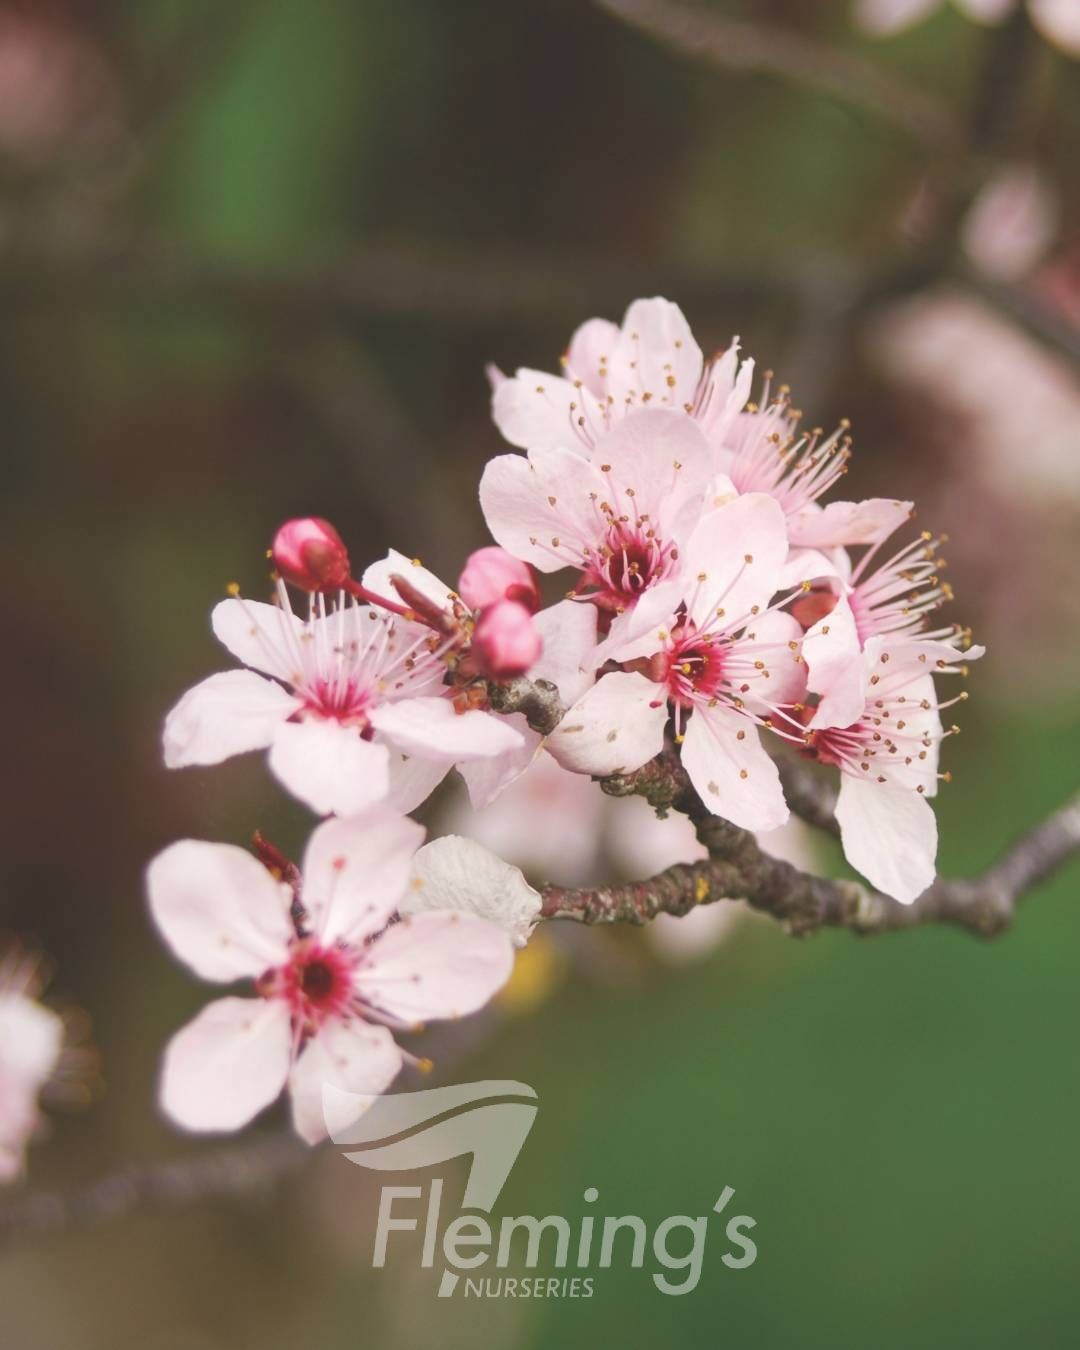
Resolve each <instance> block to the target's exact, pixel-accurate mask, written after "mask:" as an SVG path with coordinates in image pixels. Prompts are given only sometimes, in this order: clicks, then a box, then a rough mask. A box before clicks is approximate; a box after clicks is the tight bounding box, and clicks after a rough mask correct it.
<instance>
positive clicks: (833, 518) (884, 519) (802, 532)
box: [788, 497, 914, 548]
mask: <svg viewBox="0 0 1080 1350" xmlns="http://www.w3.org/2000/svg"><path fill="white" fill-rule="evenodd" d="M913 511H914V504H913V503H912V502H903V501H896V500H894V499H893V498H891V497H869V498H867V500H866V501H862V502H830V503H829V504H828V506H825V507H819V506H818V505H817V503H816V502H814V503H812V504H811V505H810V506H807V507H805V508H804V509H803V510H802V511H797V512H796V513H795V514H794V515H793V516H791V517H790V518H789V519H788V535H789V537H790V539H791V545H792V547H793V548H795V547H802V548H835V547H837V546H840V547H843V548H851V547H853V546H854V545H856V544H876V543H877V542H878V540H880V539H885V538H887V537H888V536H889V535H890V534H892V532H893V531H894V530H897V529H899V528H900V526H901V525H903V524H904V522H905V521H907V520H910V519H911V516H912V513H913Z"/></svg>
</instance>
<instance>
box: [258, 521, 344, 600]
mask: <svg viewBox="0 0 1080 1350" xmlns="http://www.w3.org/2000/svg"><path fill="white" fill-rule="evenodd" d="M271 555H272V557H273V559H274V566H275V567H276V568H277V570H278V571H279V572H280V573H281V575H282V576H283V577H284V578H285V580H286V581H288V582H290V583H291V584H292V585H293V586H297V587H299V588H300V589H301V590H304V591H338V590H341V589H342V587H345V588H348V586H349V584H350V581H351V577H350V572H351V569H350V567H349V554H348V551H347V550H346V548H345V545H344V543H343V542H342V539H341V535H340V534H338V532H337V530H335V529H334V527H333V525H331V524H330V522H329V521H328V520H322V519H320V517H318V516H304V517H302V518H300V519H297V520H287V521H286V522H285V524H284V525H282V527H281V529H280V530H278V532H277V534H276V535H275V536H274V547H273V549H272V550H271Z"/></svg>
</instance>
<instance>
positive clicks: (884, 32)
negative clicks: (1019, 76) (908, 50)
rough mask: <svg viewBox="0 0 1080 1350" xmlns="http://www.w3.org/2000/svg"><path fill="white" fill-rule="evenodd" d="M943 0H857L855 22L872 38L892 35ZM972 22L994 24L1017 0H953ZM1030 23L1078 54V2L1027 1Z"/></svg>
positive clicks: (1075, 54)
mask: <svg viewBox="0 0 1080 1350" xmlns="http://www.w3.org/2000/svg"><path fill="white" fill-rule="evenodd" d="M941 3H942V0H856V4H855V11H854V12H855V21H856V22H857V23H858V24H859V26H860V27H861V28H863V29H865V31H866V32H868V33H871V34H872V35H873V36H874V37H891V36H892V35H893V34H895V33H899V32H902V31H903V29H905V28H908V27H910V26H911V25H912V24H915V23H919V22H920V21H921V20H922V19H925V18H926V16H927V15H929V14H932V13H933V12H934V10H936V9H939V8H940V6H941ZM953 3H954V4H955V5H956V8H957V9H958V10H960V12H961V13H962V14H964V15H965V16H966V17H967V18H969V19H971V20H972V21H973V22H974V23H984V24H997V23H1001V22H1002V21H1003V20H1004V19H1006V18H1007V17H1008V16H1009V15H1010V14H1011V13H1012V12H1013V11H1014V10H1015V9H1016V4H1017V0H953ZM1027 8H1028V15H1029V16H1030V18H1031V22H1032V23H1033V24H1034V25H1035V27H1036V28H1037V29H1038V30H1039V32H1040V33H1041V34H1042V35H1043V37H1044V38H1046V40H1047V41H1048V42H1052V43H1054V44H1055V45H1056V46H1057V47H1060V48H1061V50H1062V51H1063V52H1065V53H1067V54H1068V55H1070V56H1080V5H1078V4H1077V3H1076V0H1027Z"/></svg>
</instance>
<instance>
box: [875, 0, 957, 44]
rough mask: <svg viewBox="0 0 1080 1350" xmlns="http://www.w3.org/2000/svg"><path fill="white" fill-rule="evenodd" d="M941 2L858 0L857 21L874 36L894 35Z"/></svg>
mask: <svg viewBox="0 0 1080 1350" xmlns="http://www.w3.org/2000/svg"><path fill="white" fill-rule="evenodd" d="M940 4H941V0H856V3H855V22H856V23H857V24H858V26H859V27H860V28H862V29H863V30H864V31H865V32H867V33H870V34H871V35H872V36H873V37H892V35H893V34H894V33H899V32H901V31H902V30H903V29H905V28H908V27H910V26H911V25H912V24H914V23H918V22H919V20H920V19H923V18H925V17H926V15H927V14H930V13H932V12H933V11H934V10H935V9H937V7H938V6H939V5H940Z"/></svg>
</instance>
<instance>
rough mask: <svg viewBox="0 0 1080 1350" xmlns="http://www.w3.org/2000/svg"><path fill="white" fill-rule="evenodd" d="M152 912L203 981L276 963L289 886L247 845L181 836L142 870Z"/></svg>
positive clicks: (284, 933) (283, 947)
mask: <svg viewBox="0 0 1080 1350" xmlns="http://www.w3.org/2000/svg"><path fill="white" fill-rule="evenodd" d="M146 887H147V893H148V896H149V900H150V912H151V914H152V915H153V917H154V922H155V923H156V924H157V926H158V928H159V929H160V930H161V933H162V936H163V937H164V938H165V941H166V942H167V943H168V944H169V946H170V947H171V948H172V949H173V951H174V952H175V953H176V955H177V956H178V957H179V958H180V960H181V961H183V962H185V964H187V965H189V966H190V967H191V969H192V970H193V971H195V973H196V974H197V975H201V976H202V978H203V979H204V980H217V981H221V982H223V983H224V982H227V981H230V980H238V979H241V978H243V977H244V976H253V977H254V976H257V975H261V974H262V973H263V971H264V970H266V969H267V968H268V967H270V966H276V965H279V964H280V963H281V962H282V961H283V960H284V959H285V955H286V953H287V950H288V944H289V940H290V938H291V937H292V923H291V922H290V919H289V906H290V904H291V902H292V891H291V890H290V889H289V887H288V886H286V885H285V884H284V883H283V882H280V881H275V880H274V878H273V877H272V876H271V875H270V873H269V872H268V871H267V870H266V868H265V867H264V866H263V865H262V863H261V862H259V861H258V859H257V858H255V857H254V856H253V855H252V854H250V853H248V852H247V850H246V849H242V848H237V847H236V845H235V844H209V843H204V842H203V841H201V840H197V839H182V840H180V841H179V842H178V843H175V844H170V845H169V847H168V848H167V849H165V850H164V851H163V852H162V853H159V854H158V855H157V857H156V858H154V860H153V861H152V862H151V863H150V865H149V867H148V868H147V869H146Z"/></svg>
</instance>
